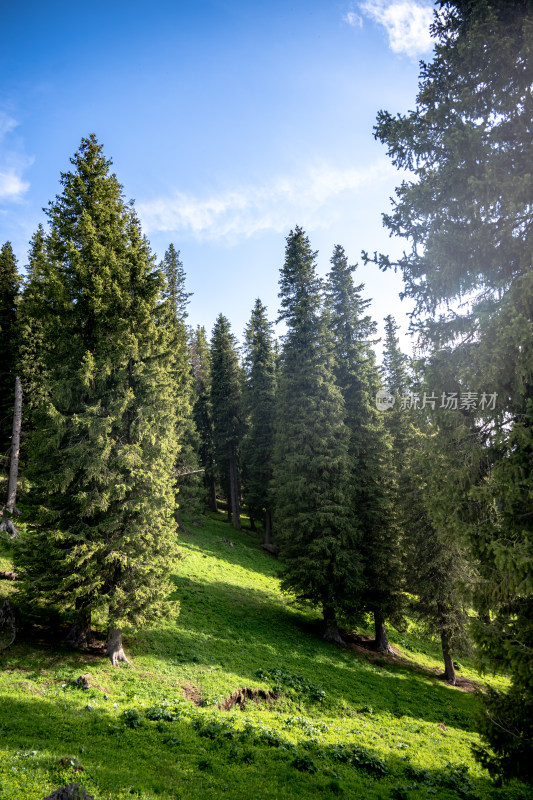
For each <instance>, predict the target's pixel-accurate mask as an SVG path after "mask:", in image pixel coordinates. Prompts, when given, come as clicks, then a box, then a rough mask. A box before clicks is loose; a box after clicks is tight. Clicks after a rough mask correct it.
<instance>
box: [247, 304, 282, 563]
mask: <svg viewBox="0 0 533 800" xmlns="http://www.w3.org/2000/svg"><path fill="white" fill-rule="evenodd" d="M244 367H245V371H246V392H245V398H246V408H247V413H248V417H249V429H248V432H247V434H246V437H245V440H244V442H243V470H244V473H245V482H244V501H245V503H246V506H247V510H248V513H249V515H250V522H251V525H252V529H255V525H254V521H255V520H257V521H258V522H261V523H262V524H264V526H265V545H266V547H271V546H272V542H271V524H272V509H271V501H270V482H271V480H272V447H273V441H274V400H275V388H276V387H275V380H276V377H275V362H274V347H273V342H272V324H271V323H270V322H269V321H268V318H267V315H266V308H265V306H264V305H263V304H262V302H261V300H259V299H257V300H256V301H255V305H254V308H253V310H252V316H251V318H250V322H249V323H248V325H247V327H246V331H245V338H244Z"/></svg>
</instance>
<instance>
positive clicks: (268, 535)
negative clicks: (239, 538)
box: [265, 508, 272, 547]
mask: <svg viewBox="0 0 533 800" xmlns="http://www.w3.org/2000/svg"><path fill="white" fill-rule="evenodd" d="M265 545H266V546H267V547H272V511H271V510H270V509H269V508H267V510H266V513H265Z"/></svg>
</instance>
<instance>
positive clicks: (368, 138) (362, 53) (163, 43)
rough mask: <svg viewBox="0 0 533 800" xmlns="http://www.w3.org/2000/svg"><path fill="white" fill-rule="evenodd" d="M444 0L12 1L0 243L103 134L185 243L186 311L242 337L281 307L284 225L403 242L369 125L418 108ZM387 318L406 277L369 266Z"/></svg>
mask: <svg viewBox="0 0 533 800" xmlns="http://www.w3.org/2000/svg"><path fill="white" fill-rule="evenodd" d="M431 12H432V4H431V3H430V2H429V0H361V1H360V2H358V1H357V0H354V2H350V0H348V1H347V2H340V1H339V2H336V0H305V2H304V1H303V0H293V2H291V0H284V1H283V2H280V1H279V0H271V1H270V2H269V3H265V2H255V0H249V1H248V2H244V0H213V1H212V2H206V0H196V2H194V1H193V0H189V1H188V2H180V0H175V2H162V1H158V0H155V2H152V3H147V2H146V0H145V1H144V2H138V0H129V1H128V2H123V0H108V1H107V2H102V1H101V0H95V1H94V2H91V3H90V4H89V3H85V4H81V3H72V2H71V1H70V2H57V1H55V0H51V2H49V3H46V4H45V3H42V2H39V3H37V2H32V0H30V1H29V2H26V3H24V4H23V5H22V6H21V5H20V4H15V3H14V2H13V0H6V2H4V3H3V4H2V5H1V7H0V25H1V28H2V31H3V37H2V48H1V50H0V242H4V241H6V240H8V239H9V240H10V241H11V242H12V244H13V247H14V250H15V253H16V255H17V258H18V259H19V265H20V267H21V268H23V267H24V265H25V263H26V258H27V243H28V241H29V239H30V237H31V235H32V234H33V232H34V230H35V228H36V227H37V225H38V223H39V222H45V215H44V214H43V212H42V208H43V206H46V204H47V202H48V200H50V199H52V198H53V197H54V196H55V195H56V194H57V193H58V192H59V191H60V186H59V177H60V172H61V171H65V170H67V169H68V168H69V158H70V157H71V156H72V154H73V153H74V152H75V150H76V149H77V147H78V145H79V143H80V140H81V137H82V136H87V135H88V134H89V133H91V132H94V133H96V135H97V137H98V139H99V141H100V142H102V143H103V145H104V151H105V154H106V155H107V156H108V157H111V158H112V159H113V168H114V170H115V172H116V174H117V177H118V179H119V181H120V182H121V183H122V185H123V186H124V192H125V195H126V197H127V198H134V199H135V204H136V208H137V211H138V213H139V216H140V218H141V222H142V225H143V230H144V232H145V233H146V234H147V236H148V238H149V240H150V242H151V245H152V248H153V250H154V251H155V252H156V253H157V255H158V257H161V256H162V255H163V253H164V251H165V249H166V248H167V247H168V245H169V244H170V242H173V243H174V245H175V247H176V248H177V249H179V250H180V252H181V257H182V260H183V263H184V267H185V271H186V273H187V279H188V288H189V291H192V292H193V293H194V295H193V297H192V299H191V304H190V309H189V322H190V323H191V324H193V325H196V324H203V325H205V326H206V328H207V330H208V331H211V329H212V326H213V323H214V320H215V318H216V316H217V314H218V313H219V312H221V311H222V312H223V313H224V314H225V315H226V316H227V317H228V318H229V320H230V322H231V323H232V327H233V330H234V332H235V333H236V335H237V336H238V337H241V335H242V330H243V328H244V325H245V323H246V321H247V320H248V318H249V316H250V312H251V309H252V306H253V303H254V300H255V298H256V297H261V299H262V300H263V302H264V303H265V304H266V305H267V306H268V309H269V315H270V317H271V318H272V319H275V317H276V315H277V309H278V299H277V292H278V286H277V281H278V272H279V269H280V267H281V265H282V264H283V257H284V248H285V237H286V236H287V234H288V233H289V231H290V229H291V228H293V227H294V226H295V225H300V226H302V227H303V228H304V229H305V230H306V232H307V233H308V235H309V237H310V240H311V244H312V246H313V248H314V249H315V250H318V251H319V255H318V267H319V272H320V273H321V274H325V273H326V272H327V271H328V269H329V259H330V257H331V254H332V252H333V247H334V245H335V244H342V245H343V246H344V248H345V249H346V252H347V254H348V257H349V259H350V262H351V263H356V262H357V261H359V262H360V253H361V250H363V249H364V250H368V251H374V250H376V249H377V250H382V251H384V252H389V253H398V252H399V251H401V249H402V246H403V245H402V243H401V242H397V241H394V240H390V239H389V238H388V234H387V232H386V231H384V230H383V228H382V225H381V213H382V212H383V211H386V210H388V208H389V197H390V196H391V195H392V194H393V192H394V187H395V186H396V185H398V184H399V183H400V181H401V178H402V176H400V175H399V174H398V173H397V172H396V171H395V170H394V169H393V168H392V166H391V165H390V162H389V160H388V158H387V156H386V153H385V149H384V148H383V146H382V145H381V144H379V143H378V142H375V141H374V139H373V135H372V128H373V125H374V123H375V118H376V113H377V111H378V110H379V109H381V108H384V109H387V110H389V111H391V112H405V111H407V110H408V109H411V108H413V107H414V104H415V97H416V92H417V83H418V73H419V64H418V61H419V59H420V58H425V59H426V60H427V59H429V58H430V57H431V40H430V38H429V34H428V25H429V22H430V20H431ZM356 280H357V281H358V282H365V284H366V290H365V296H368V297H372V298H373V304H372V307H371V309H372V313H373V316H374V317H375V318H376V319H377V320H379V321H381V320H382V317H383V316H384V315H386V314H387V313H393V314H394V315H395V316H396V317H397V319H398V321H399V322H401V323H402V327H403V329H404V330H406V328H407V324H406V319H405V312H406V310H408V308H409V306H408V305H407V304H406V303H405V302H404V303H400V302H399V300H398V292H399V291H400V290H401V288H402V285H401V280H400V276H399V275H394V274H393V273H387V274H385V275H384V274H382V273H379V271H377V270H376V269H374V268H373V267H371V266H367V267H363V266H360V267H359V269H358V270H357V272H356Z"/></svg>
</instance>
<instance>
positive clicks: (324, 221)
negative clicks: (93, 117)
mask: <svg viewBox="0 0 533 800" xmlns="http://www.w3.org/2000/svg"><path fill="white" fill-rule="evenodd" d="M391 173H392V174H394V175H395V176H396V177H397V175H398V173H397V171H396V170H395V169H394V168H393V167H392V166H391V165H390V162H388V161H385V160H382V161H379V162H377V163H376V164H374V165H373V166H370V167H368V168H366V169H363V170H359V169H346V170H342V169H338V168H335V167H331V166H329V165H327V164H322V165H320V166H317V167H315V168H313V169H310V170H308V172H307V173H305V174H304V175H303V176H298V177H278V178H276V179H274V180H273V181H272V182H270V183H268V184H265V185H264V186H259V187H257V186H244V187H240V188H235V189H228V190H226V191H222V192H219V193H217V194H211V195H208V196H205V197H195V196H193V195H190V194H184V193H181V192H175V193H174V194H173V195H171V196H169V197H161V198H156V199H154V200H151V201H146V202H139V203H137V204H136V208H137V211H138V213H139V216H140V218H141V221H142V224H143V229H144V230H146V232H147V233H150V232H154V231H160V232H163V231H173V232H175V231H181V232H183V233H190V234H192V235H193V236H195V237H196V238H198V239H230V240H233V239H235V238H236V237H249V236H252V235H253V234H255V233H259V232H261V231H274V232H277V233H281V232H283V231H286V230H287V228H289V227H290V226H291V225H294V224H298V225H302V226H303V227H304V228H305V229H306V230H313V229H317V228H323V227H327V226H328V225H330V224H331V222H332V221H334V220H335V219H337V218H338V216H339V215H340V214H341V213H342V212H343V210H344V209H345V207H346V204H347V203H349V204H354V197H355V196H356V195H357V192H358V191H359V190H361V189H363V188H364V187H368V186H372V185H373V184H375V183H376V182H379V181H381V180H390V177H391Z"/></svg>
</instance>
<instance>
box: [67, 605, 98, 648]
mask: <svg viewBox="0 0 533 800" xmlns="http://www.w3.org/2000/svg"><path fill="white" fill-rule="evenodd" d="M76 611H77V612H78V613H77V616H76V619H75V620H74V622H73V623H72V625H71V627H70V630H69V632H68V633H67V635H66V636H65V642H66V644H68V645H70V646H71V647H76V648H81V649H82V650H86V649H87V648H88V647H89V645H91V644H92V643H93V634H92V630H91V612H90V611H88V610H87V609H86V608H85V609H84V608H80V606H79V604H78V601H76Z"/></svg>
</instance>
